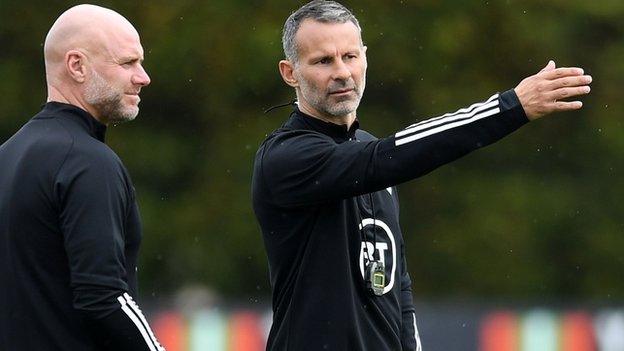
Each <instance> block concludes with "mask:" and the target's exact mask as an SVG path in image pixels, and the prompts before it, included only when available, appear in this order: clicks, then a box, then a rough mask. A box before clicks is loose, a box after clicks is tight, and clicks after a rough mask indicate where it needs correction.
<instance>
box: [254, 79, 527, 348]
mask: <svg viewBox="0 0 624 351" xmlns="http://www.w3.org/2000/svg"><path fill="white" fill-rule="evenodd" d="M527 121H528V120H527V118H526V115H525V114H524V110H523V109H522V106H521V105H520V102H519V101H518V98H517V96H516V95H515V93H514V92H513V91H508V92H505V93H503V94H501V95H500V96H499V95H498V94H496V95H494V96H492V97H491V98H490V99H489V100H487V101H485V102H483V103H479V104H474V105H472V106H470V107H468V108H466V109H462V110H459V111H457V112H456V113H453V114H447V115H444V116H440V117H438V118H433V119H430V120H427V121H422V122H420V123H417V124H414V125H412V126H410V127H408V128H407V129H405V130H403V131H400V132H398V133H396V134H395V135H393V136H390V137H388V138H384V139H376V138H374V137H373V136H372V135H370V134H368V133H367V132H365V131H362V130H359V129H358V126H359V125H358V122H357V121H356V122H355V123H354V124H353V125H352V127H351V129H349V130H347V129H346V127H345V126H340V125H336V124H331V123H326V122H323V121H321V120H319V119H316V118H313V117H310V116H307V115H305V114H304V113H302V112H301V111H299V110H298V109H296V110H295V111H294V112H293V113H292V114H291V116H290V118H289V119H288V121H287V122H286V123H285V124H284V125H283V126H282V127H281V128H279V129H278V130H276V131H275V132H273V133H272V134H271V135H269V136H268V137H267V139H266V140H265V141H264V142H263V143H262V145H261V146H260V149H259V150H258V152H257V154H256V160H255V165H254V174H253V185H252V187H253V189H252V193H253V206H254V211H255V213H256V216H257V218H258V221H259V223H260V227H261V229H262V235H263V239H264V243H265V247H266V251H267V256H268V259H269V269H270V276H271V285H272V287H273V313H274V317H273V326H272V328H271V332H270V335H269V341H268V345H267V350H275V351H283V350H289V351H304V350H337V351H345V350H349V351H358V350H367V351H384V350H416V349H420V340H419V338H418V331H417V328H416V317H415V313H414V306H413V302H412V292H411V289H412V288H411V281H410V277H409V274H408V272H407V266H406V262H405V254H404V243H403V235H402V233H401V228H400V226H399V204H398V198H397V193H396V189H395V188H393V186H395V185H397V184H399V183H402V182H405V181H407V180H411V179H414V178H416V177H418V176H421V175H424V174H426V173H428V172H430V171H432V170H434V169H435V168H437V167H439V166H441V165H443V164H445V163H448V162H450V161H453V160H455V159H457V158H459V157H461V156H463V155H465V154H467V153H469V152H470V151H472V150H475V149H478V148H480V147H483V146H485V145H488V144H491V143H493V142H495V141H497V140H499V139H500V138H502V137H503V136H505V135H507V134H509V133H511V132H513V131H514V130H516V129H517V128H519V127H520V126H522V125H523V124H525V123H526V122H527ZM360 228H362V229H361V230H360ZM375 239H376V240H375ZM364 248H367V250H366V251H368V253H369V254H370V253H372V252H374V253H375V258H376V259H378V260H381V261H382V262H384V263H385V289H384V293H383V295H382V296H375V295H373V294H371V293H370V292H369V291H367V289H366V287H365V283H364V279H363V276H364V270H365V269H364V267H365V266H366V264H367V262H368V260H367V258H366V257H367V255H366V251H365V250H364Z"/></svg>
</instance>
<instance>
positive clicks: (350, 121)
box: [297, 103, 356, 129]
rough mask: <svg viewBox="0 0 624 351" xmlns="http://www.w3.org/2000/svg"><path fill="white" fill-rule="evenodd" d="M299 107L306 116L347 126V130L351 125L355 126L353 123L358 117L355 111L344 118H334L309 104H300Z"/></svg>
mask: <svg viewBox="0 0 624 351" xmlns="http://www.w3.org/2000/svg"><path fill="white" fill-rule="evenodd" d="M297 106H298V107H299V110H300V111H301V112H303V113H305V114H306V115H308V116H310V117H314V118H317V119H320V120H321V121H324V122H328V123H333V124H337V125H346V126H347V129H349V128H351V125H352V124H353V122H355V117H356V112H355V111H353V112H351V113H349V114H347V115H344V116H332V115H327V114H323V113H320V112H319V111H317V110H316V109H314V108H312V107H310V106H308V105H307V104H302V103H299V104H297Z"/></svg>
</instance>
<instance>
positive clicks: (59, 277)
mask: <svg viewBox="0 0 624 351" xmlns="http://www.w3.org/2000/svg"><path fill="white" fill-rule="evenodd" d="M105 131H106V126H104V125H102V124H100V123H99V122H98V121H97V120H95V119H94V118H93V117H92V116H91V115H90V114H89V113H87V112H86V111H83V110H81V109H80V108H78V107H76V106H72V105H68V104H63V103H58V102H49V103H47V104H46V105H45V106H44V108H43V110H42V111H41V112H39V113H38V114H37V115H36V116H35V117H33V118H32V119H31V120H30V121H29V122H28V123H26V124H25V125H24V126H23V127H22V128H21V129H20V130H19V131H18V132H17V133H16V134H15V135H13V136H12V137H11V138H10V139H9V140H8V141H6V142H5V143H4V144H2V145H1V146H0V282H1V284H2V287H0V350H2V351H31V350H32V351H35V350H36V351H48V350H50V351H52V350H54V351H60V350H67V351H95V350H98V351H103V350H115V351H119V350H128V351H130V350H132V351H137V350H150V351H160V350H162V347H161V346H160V345H159V344H158V343H157V342H156V339H155V338H154V335H153V333H152V332H151V330H150V327H149V325H148V324H147V321H146V319H145V317H144V316H143V314H142V313H141V310H140V309H139V307H138V306H137V304H136V303H135V302H134V300H133V298H132V297H133V296H136V294H137V278H136V267H137V266H136V264H137V254H138V250H139V244H140V242H141V222H140V218H139V211H138V207H137V203H136V199H135V193H134V187H133V186H132V182H131V180H130V177H129V175H128V172H127V171H126V169H125V167H124V166H123V164H122V163H121V160H120V159H119V158H118V157H117V155H116V154H115V153H114V152H113V151H112V150H111V149H110V148H109V147H108V146H107V145H106V144H105V143H104V135H105Z"/></svg>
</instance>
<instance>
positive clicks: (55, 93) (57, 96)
mask: <svg viewBox="0 0 624 351" xmlns="http://www.w3.org/2000/svg"><path fill="white" fill-rule="evenodd" d="M47 101H48V102H52V101H56V102H62V103H65V104H70V105H74V106H76V107H79V108H81V109H83V110H85V111H87V112H89V114H90V115H91V116H93V118H95V119H96V120H97V121H98V122H100V123H102V124H104V125H108V121H106V120H103V119H102V118H101V117H100V116H98V114H97V112H96V111H95V110H94V109H93V108H89V107H90V106H89V105H88V104H86V103H84V102H83V101H82V99H79V98H78V97H77V96H76V95H74V94H72V93H71V92H67V93H63V92H62V91H61V90H60V89H57V88H55V87H53V86H48V100H47Z"/></svg>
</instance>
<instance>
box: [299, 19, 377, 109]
mask: <svg viewBox="0 0 624 351" xmlns="http://www.w3.org/2000/svg"><path fill="white" fill-rule="evenodd" d="M295 39H296V42H297V45H298V54H299V61H298V62H297V63H296V64H295V69H294V72H293V75H294V77H295V78H296V79H297V81H298V84H299V85H298V87H297V88H298V93H299V94H298V95H299V96H298V98H299V104H300V105H303V106H301V107H303V109H304V110H305V109H310V110H311V111H312V112H313V113H315V114H318V115H320V117H324V118H328V119H330V120H333V119H335V118H343V117H346V116H349V115H352V114H353V116H354V114H355V111H356V109H357V107H358V105H359V104H360V100H361V98H362V94H363V93H364V87H365V84H366V48H365V47H364V46H363V45H362V40H361V37H360V32H359V30H358V29H357V27H356V26H355V25H354V24H353V23H351V22H346V23H321V22H317V21H314V20H310V19H308V20H305V21H304V22H303V23H301V26H300V27H299V30H298V31H297V35H296V37H295Z"/></svg>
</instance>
